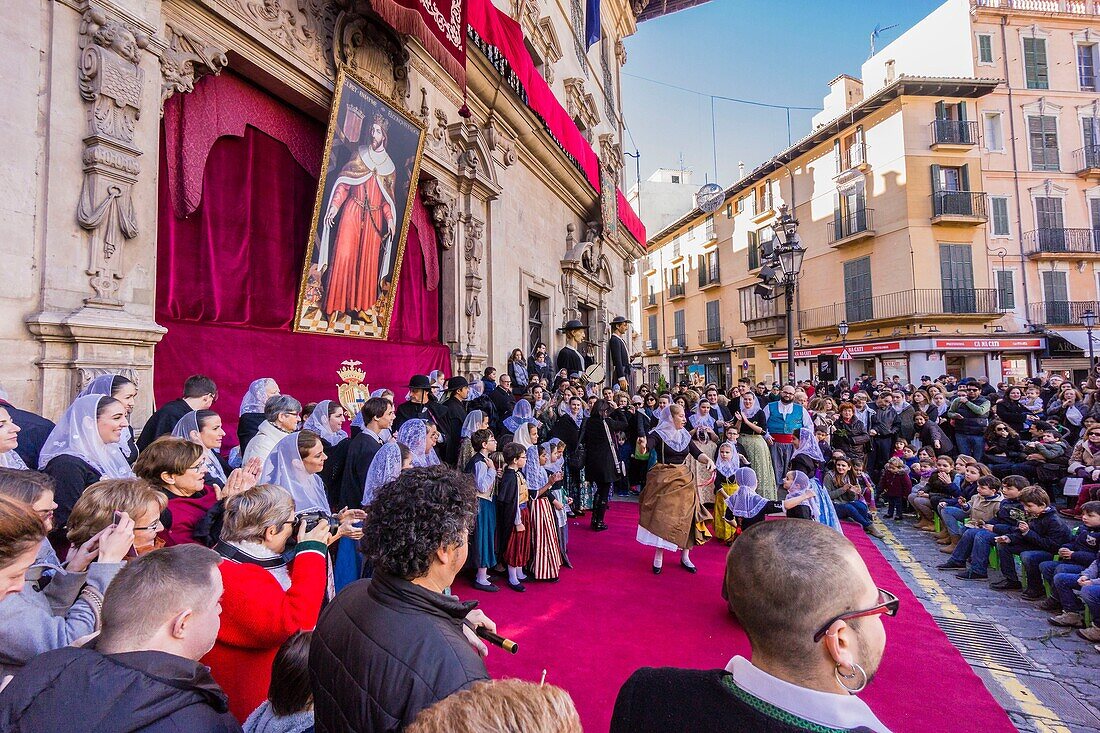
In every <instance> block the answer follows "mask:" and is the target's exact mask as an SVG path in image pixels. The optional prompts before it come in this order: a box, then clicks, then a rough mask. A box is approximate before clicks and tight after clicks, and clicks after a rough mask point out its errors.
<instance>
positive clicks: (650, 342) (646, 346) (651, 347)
mask: <svg viewBox="0 0 1100 733" xmlns="http://www.w3.org/2000/svg"><path fill="white" fill-rule="evenodd" d="M642 350H643V351H645V352H647V353H653V352H655V351H657V339H646V340H645V341H643V342H642Z"/></svg>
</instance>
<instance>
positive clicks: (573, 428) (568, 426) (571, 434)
mask: <svg viewBox="0 0 1100 733" xmlns="http://www.w3.org/2000/svg"><path fill="white" fill-rule="evenodd" d="M581 425H584V420H581V424H580V425H578V424H577V423H576V421H575V420H573V418H571V417H569V415H558V416H557V417H555V418H554V427H553V428H551V429H550V437H552V438H557V439H558V440H560V441H561V442H563V443H565V447H566V448H568V449H569V450H573V449H574V448H576V447H577V443H578V442H579V441H580V437H581Z"/></svg>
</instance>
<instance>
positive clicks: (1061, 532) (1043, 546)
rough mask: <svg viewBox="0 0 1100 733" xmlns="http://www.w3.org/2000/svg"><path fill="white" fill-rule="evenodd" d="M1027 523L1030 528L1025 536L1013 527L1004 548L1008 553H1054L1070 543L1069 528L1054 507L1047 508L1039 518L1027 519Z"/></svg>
mask: <svg viewBox="0 0 1100 733" xmlns="http://www.w3.org/2000/svg"><path fill="white" fill-rule="evenodd" d="M1027 523H1028V526H1029V527H1030V529H1029V531H1028V533H1027V534H1020V531H1019V530H1018V529H1016V528H1015V527H1013V529H1012V531H1011V532H1009V533H1008V538H1009V541H1008V544H1007V545H1005V548H1006V549H1008V551H1009V552H1013V553H1020V552H1025V551H1027V550H1043V551H1044V552H1050V553H1055V552H1058V548H1059V547H1061V546H1062V545H1065V544H1067V543H1068V542H1069V541H1070V532H1069V527H1068V526H1066V523H1065V522H1063V521H1062V519H1061V517H1059V516H1058V512H1057V511H1055V509H1054V507H1049V506H1048V507H1047V508H1046V509H1045V510H1043V513H1042V514H1040V515H1039V516H1037V517H1030V518H1028V520H1027Z"/></svg>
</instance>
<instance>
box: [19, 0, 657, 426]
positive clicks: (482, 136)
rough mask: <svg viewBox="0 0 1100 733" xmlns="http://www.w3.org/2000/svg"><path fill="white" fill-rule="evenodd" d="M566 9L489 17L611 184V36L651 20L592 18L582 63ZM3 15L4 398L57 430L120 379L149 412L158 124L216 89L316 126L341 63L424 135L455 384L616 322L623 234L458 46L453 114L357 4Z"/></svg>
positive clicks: (616, 55) (629, 11)
mask: <svg viewBox="0 0 1100 733" xmlns="http://www.w3.org/2000/svg"><path fill="white" fill-rule="evenodd" d="M572 6H575V7H568V8H563V7H562V6H561V5H559V4H558V3H550V2H546V0H515V2H513V3H512V4H511V5H509V6H504V5H501V7H500V8H499V9H500V10H501V11H502V12H505V13H508V14H509V15H510V16H511V17H513V18H514V19H515V20H516V21H518V22H519V24H520V25H521V27H522V28H523V31H524V36H525V45H526V46H527V48H528V51H529V52H530V54H531V58H532V60H533V62H534V63H535V64H536V65H537V66H538V67H539V69H540V72H541V74H542V76H543V78H544V79H545V80H546V81H547V82H548V83H549V84H550V85H551V89H552V90H553V91H554V93H555V96H557V97H558V99H559V100H560V101H561V104H562V106H563V107H565V108H566V109H567V111H568V112H569V114H570V116H571V117H572V118H573V119H574V121H575V122H576V124H577V126H578V128H579V129H580V130H581V132H582V134H583V135H584V136H585V139H587V140H588V141H589V142H590V143H591V145H592V146H593V148H594V149H595V151H596V153H597V155H598V156H599V158H600V161H601V165H602V167H604V168H605V169H606V173H607V174H608V175H610V177H611V180H614V181H618V180H619V179H620V178H621V168H622V156H621V150H620V145H619V141H620V139H621V134H622V130H623V124H622V113H621V109H622V107H621V94H620V93H619V69H620V67H621V66H622V64H624V63H625V61H626V52H625V49H624V46H623V43H622V40H623V39H624V38H625V37H627V36H629V35H631V34H632V33H633V32H634V31H635V27H636V26H635V23H636V15H637V13H638V12H640V11H641V10H642V9H643V8H644V6H638V7H632V5H631V4H630V3H628V2H626V1H625V0H619V1H614V2H604V3H603V17H602V25H603V36H604V38H603V40H602V41H600V42H599V43H597V44H595V45H593V46H592V47H591V49H589V50H588V51H587V52H586V51H585V49H584V45H583V40H582V36H583V30H584V26H583V15H582V17H581V19H580V22H579V25H578V19H577V17H576V11H577V8H579V7H580V5H579V0H573V2H572ZM3 14H4V15H5V16H6V18H7V20H8V22H6V23H4V24H3V25H4V28H5V30H4V35H5V41H6V42H5V43H4V51H3V55H4V59H5V68H7V69H8V70H9V73H7V74H5V75H4V76H3V77H2V78H0V95H2V97H3V99H5V101H6V107H7V110H6V114H5V115H3V119H2V120H0V126H2V128H3V135H2V138H3V139H4V140H5V142H6V146H5V147H6V148H7V150H6V153H7V154H6V165H5V169H6V172H7V174H8V175H7V176H5V179H6V180H8V181H9V182H10V184H9V185H10V187H9V190H8V191H7V194H6V195H5V196H3V197H2V198H0V253H2V255H3V258H4V262H5V263H6V265H7V267H8V269H9V273H10V274H9V277H8V282H9V286H8V287H6V288H3V289H0V313H2V314H3V316H4V317H3V318H2V319H0V384H2V385H3V386H4V388H5V389H6V391H7V392H8V394H9V395H10V398H11V400H12V401H13V402H14V403H16V404H19V405H21V406H24V407H27V408H29V409H34V410H38V411H41V412H42V413H43V414H45V415H47V416H49V417H56V416H57V415H58V414H59V413H60V412H61V411H62V410H63V409H64V407H65V406H66V405H67V404H68V402H69V401H70V400H71V398H72V397H73V395H74V394H75V393H76V392H77V391H78V390H79V389H80V387H81V386H82V385H83V384H85V383H86V382H87V381H88V380H89V379H91V378H92V377H94V376H96V375H97V374H101V373H105V372H121V373H124V374H126V375H128V376H131V377H132V378H134V379H135V380H136V381H137V383H138V384H139V387H141V388H142V389H141V392H140V396H139V400H140V401H139V405H138V408H137V411H136V413H135V416H134V417H135V420H136V422H137V423H138V424H139V425H140V424H141V422H142V421H143V420H144V417H145V416H146V415H148V413H149V412H150V411H151V409H152V407H153V394H152V389H149V388H147V387H149V386H151V384H152V372H153V370H154V368H155V359H154V353H155V347H156V344H157V343H158V341H160V339H161V338H162V337H163V336H164V333H165V329H164V327H163V326H161V325H159V324H158V323H157V321H156V314H155V307H156V299H157V287H158V283H157V276H156V273H157V266H156V265H157V263H156V257H157V232H158V226H157V224H158V216H160V215H162V212H160V211H158V186H159V185H160V183H161V182H160V181H159V172H158V157H159V156H160V155H161V147H160V146H161V141H162V112H163V109H164V104H165V101H166V100H168V99H169V98H170V97H172V96H173V95H185V94H189V93H191V92H192V91H193V89H194V88H195V85H196V84H202V83H203V77H205V76H208V75H214V74H219V73H223V72H225V73H232V74H236V75H239V76H240V77H242V78H244V79H247V80H248V81H249V82H250V83H252V84H254V85H256V86H258V87H260V88H261V89H263V90H264V91H265V92H267V93H269V94H271V95H273V96H274V97H276V98H278V99H279V100H281V101H282V102H283V103H285V104H286V105H289V106H291V107H293V108H294V109H296V110H298V111H301V112H304V113H305V114H307V115H309V116H311V117H313V118H314V119H316V120H318V121H319V122H320V123H321V124H323V123H324V122H325V121H326V120H327V118H328V112H329V106H330V101H331V95H332V89H333V83H334V78H335V73H336V69H337V68H338V65H339V64H344V65H346V66H347V67H348V68H350V69H351V70H353V71H354V72H356V73H357V74H358V75H360V76H361V77H364V78H365V79H366V80H367V81H369V82H370V83H371V84H372V85H373V86H375V87H376V88H378V89H379V90H381V91H383V92H384V93H386V94H388V95H389V96H390V98H391V100H392V101H393V102H394V103H395V104H397V105H399V106H401V107H403V108H405V109H406V110H408V111H409V112H411V113H412V114H413V115H414V116H416V117H418V118H419V119H420V121H421V122H422V123H423V125H424V126H425V127H426V129H427V143H426V145H425V152H424V157H423V161H422V165H421V175H420V180H419V185H418V190H419V193H420V196H421V199H422V201H423V202H424V204H425V205H426V206H427V209H428V211H429V212H430V215H431V219H432V222H433V224H434V226H435V228H436V231H437V234H438V238H439V243H440V245H441V250H442V254H441V262H440V274H441V278H440V280H441V288H442V293H441V295H442V297H441V302H442V304H443V307H442V315H441V334H440V340H441V342H442V343H443V344H445V345H446V346H448V347H449V349H450V352H451V356H452V369H453V371H454V372H455V373H467V372H473V371H478V370H480V369H481V368H483V367H484V366H485V365H487V364H490V363H498V364H502V363H503V362H504V360H505V358H506V356H507V353H508V352H509V351H510V350H511V348H513V347H515V346H519V347H521V348H523V349H524V351H525V352H526V351H527V349H528V347H529V342H530V340H531V339H533V338H534V337H536V336H537V337H539V338H541V339H542V340H545V341H546V342H547V343H549V344H550V346H551V348H555V347H556V346H557V345H558V339H559V337H558V336H557V334H556V332H555V331H556V327H557V326H558V325H560V323H561V322H562V321H564V320H566V319H569V318H574V317H581V318H585V319H587V320H588V321H589V322H590V323H591V325H592V326H593V327H594V328H593V329H592V334H593V335H594V336H597V337H599V338H601V339H602V338H606V336H604V335H602V334H604V333H605V332H606V327H605V324H606V322H607V321H608V320H610V318H611V317H612V316H613V315H614V314H616V313H619V312H622V311H624V310H625V308H626V306H627V287H626V279H627V274H628V273H629V272H630V270H631V268H632V267H633V262H634V260H635V259H636V257H638V256H639V255H640V254H641V252H642V246H641V243H639V242H638V241H637V240H636V239H635V238H634V237H632V236H631V234H630V232H629V231H628V230H627V229H626V228H624V227H622V226H619V227H617V231H615V232H614V233H613V234H612V233H609V234H607V235H605V234H603V233H602V229H601V227H600V226H599V224H598V222H599V217H600V200H599V195H598V194H597V193H596V191H595V190H594V189H593V186H592V185H591V183H590V182H589V181H588V180H586V179H585V177H584V176H583V175H582V173H581V171H579V170H578V166H577V165H575V163H574V162H573V161H571V160H570V158H569V156H568V155H567V154H565V152H564V150H563V149H562V147H561V145H559V144H558V143H557V142H556V141H555V139H554V138H553V137H552V136H551V135H550V134H549V132H548V131H547V129H546V127H545V125H542V124H540V122H539V120H538V119H537V117H536V116H535V115H534V114H533V113H532V111H531V110H530V109H529V108H528V107H527V106H526V104H525V102H524V99H523V97H522V96H521V95H520V94H518V93H516V90H514V89H512V88H510V87H509V85H508V83H507V82H508V79H507V68H506V64H503V65H502V64H501V63H499V59H495V58H494V53H493V49H492V48H486V47H484V46H482V45H479V44H478V43H477V42H476V39H474V38H473V37H472V36H471V41H470V43H469V48H468V59H467V84H468V98H467V100H466V102H467V104H468V106H469V109H470V111H471V112H472V115H471V116H470V117H469V118H464V117H462V116H460V115H459V108H460V107H461V106H462V104H463V101H464V99H463V90H462V89H461V87H460V86H459V85H458V84H457V83H456V82H455V81H454V80H453V79H452V78H450V77H449V76H448V75H447V74H446V73H444V72H443V70H442V68H441V67H440V66H439V64H437V63H436V62H435V61H434V60H433V59H432V58H431V57H430V56H429V55H428V54H427V53H426V52H425V51H424V50H423V49H422V48H421V46H420V45H419V44H418V42H417V41H416V40H415V39H412V38H411V37H406V36H401V35H398V34H397V33H395V32H394V31H393V30H392V29H391V28H389V27H388V26H386V25H385V24H384V23H382V22H381V20H380V19H379V18H378V16H377V15H375V14H374V13H373V12H372V11H371V9H370V7H369V5H368V4H367V3H366V2H361V1H360V0H335V1H327V0H95V2H90V1H89V0H45V1H44V0H11V1H10V2H7V3H4V8H3ZM227 69H228V70H229V71H227V72H226V71H225V70H227ZM535 310H537V311H538V312H534V311H535ZM361 343H362V342H358V344H357V345H361ZM227 358H231V355H230V354H227ZM336 366H337V365H335V364H334V365H331V366H330V367H328V368H326V369H325V370H324V371H325V374H324V378H325V380H326V381H327V380H329V379H331V376H330V373H331V371H332V370H333V369H335V368H336ZM257 376H259V375H257ZM406 376H407V375H400V377H401V378H402V379H403V378H405V377H406ZM236 397H237V396H236V395H234V396H232V397H231V398H230V399H236Z"/></svg>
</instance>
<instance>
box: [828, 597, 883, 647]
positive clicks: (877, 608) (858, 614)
mask: <svg viewBox="0 0 1100 733" xmlns="http://www.w3.org/2000/svg"><path fill="white" fill-rule="evenodd" d="M876 590H878V596H879V602H878V603H877V604H875V605H874V606H872V607H871V608H868V609H866V610H863V611H849V612H848V613H842V614H839V615H837V616H833V617H832V618H831V619H829V620H828V621H826V622H825V625H824V626H822V627H821V628H820V629H818V632H817V633H816V634H814V643H815V644H816V643H817V642H819V641H821V639H822V638H824V636H825V634H826V633H827V632H828V631H829V627H830V626H832V625H833V624H835V623H836V622H837V621H848V620H850V619H854V618H863V617H864V616H877V615H878V614H880V613H884V614H886V615H887V616H891V617H893V616H897V615H898V606H899V605H901V601H900V600H899V599H898V597H897V596H895V595H894V594H893V593H891V592H890V591H888V590H883V589H882V588H877V589H876Z"/></svg>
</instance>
